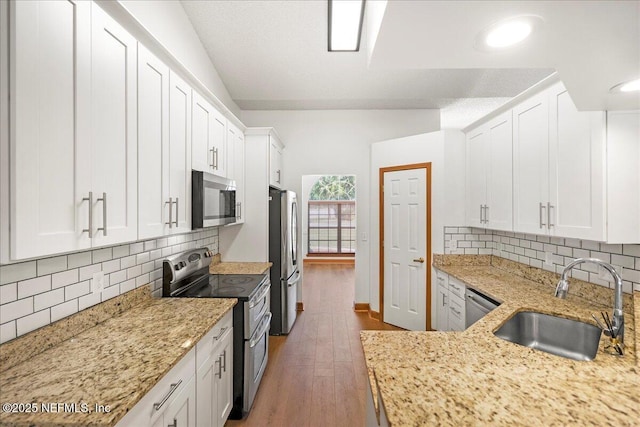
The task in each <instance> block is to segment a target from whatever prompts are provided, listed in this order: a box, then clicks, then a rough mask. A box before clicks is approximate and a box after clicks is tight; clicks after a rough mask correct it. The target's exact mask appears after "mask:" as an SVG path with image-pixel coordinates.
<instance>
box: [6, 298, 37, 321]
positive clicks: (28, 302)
mask: <svg viewBox="0 0 640 427" xmlns="http://www.w3.org/2000/svg"><path fill="white" fill-rule="evenodd" d="M31 313H33V297H29V298H25V299H19V300H17V301H14V302H10V303H8V304H4V305H2V306H1V308H0V323H6V322H9V321H11V320H15V319H17V318H19V317H23V316H26V315H28V314H31Z"/></svg>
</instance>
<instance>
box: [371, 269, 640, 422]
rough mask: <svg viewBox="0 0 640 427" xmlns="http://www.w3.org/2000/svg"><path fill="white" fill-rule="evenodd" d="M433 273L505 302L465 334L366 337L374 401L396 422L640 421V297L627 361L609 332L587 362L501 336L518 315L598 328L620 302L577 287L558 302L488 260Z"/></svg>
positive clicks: (629, 322) (630, 317) (629, 324)
mask: <svg viewBox="0 0 640 427" xmlns="http://www.w3.org/2000/svg"><path fill="white" fill-rule="evenodd" d="M479 264H483V263H479ZM434 267H435V268H437V269H440V270H441V271H443V272H445V273H447V274H449V275H450V276H454V277H456V278H457V279H459V280H461V281H463V282H464V283H465V284H466V285H467V286H470V287H473V288H476V289H478V290H480V291H483V292H484V293H487V294H488V295H490V296H492V297H493V298H495V299H497V300H499V301H501V302H502V304H501V305H500V307H498V308H497V309H495V310H493V311H492V312H491V313H489V314H488V315H487V316H485V317H484V318H482V319H481V320H479V321H478V322H476V323H475V324H474V325H472V326H471V327H469V328H468V329H467V330H466V331H463V332H435V331H433V332H408V331H407V332H404V331H402V332H395V331H394V332H392V331H362V332H361V333H360V336H361V341H362V345H363V348H364V354H365V359H366V363H367V368H368V371H369V375H370V383H371V385H372V389H373V390H372V391H373V396H374V401H376V402H375V405H376V407H377V405H378V402H377V399H376V398H375V396H376V395H377V393H378V392H379V394H380V396H381V399H382V405H383V408H384V409H385V413H386V415H387V417H388V420H389V423H390V424H391V425H395V426H409V425H415V426H418V425H438V426H459V425H492V426H494V425H504V426H512V425H598V426H601V425H616V426H626V425H639V424H640V392H639V391H638V390H640V360H639V359H638V357H637V348H636V343H637V342H638V341H639V339H638V324H637V319H638V318H640V292H635V294H634V295H633V296H632V298H633V299H634V300H635V301H633V302H632V301H631V300H632V298H629V296H627V304H626V305H625V307H626V308H629V311H627V312H626V313H625V316H626V319H625V327H626V333H625V344H626V348H625V355H624V357H622V358H619V357H616V356H611V355H608V354H605V353H604V352H603V347H604V345H605V340H606V339H607V338H606V337H605V336H604V335H603V336H602V338H601V342H600V348H599V351H598V355H597V357H596V359H595V360H593V361H591V362H578V361H573V360H569V359H564V358H561V357H558V356H554V355H551V354H547V353H544V352H541V351H537V350H533V349H529V348H527V347H523V346H520V345H517V344H513V343H510V342H507V341H504V340H502V339H500V338H498V337H496V336H494V335H493V332H494V331H495V330H496V329H498V328H499V327H500V326H501V325H502V324H503V323H504V322H505V321H506V320H507V319H509V318H510V317H511V316H512V315H513V314H514V313H516V312H519V311H525V310H535V311H540V312H544V313H549V314H555V315H559V316H562V317H567V318H573V319H577V320H582V321H586V322H589V323H593V321H592V319H591V313H598V312H600V311H608V312H610V311H611V306H609V305H601V304H597V303H593V302H590V301H587V300H585V299H583V298H579V297H571V290H572V289H571V287H570V288H569V295H570V297H569V298H568V299H566V300H560V299H557V298H554V297H553V289H552V288H550V287H548V286H543V285H541V284H539V283H536V282H533V281H530V280H527V279H525V278H523V277H521V276H519V275H515V274H513V273H512V272H508V271H505V270H503V269H499V268H496V267H494V266H492V265H488V264H486V265H434ZM434 282H435V281H434ZM436 286H437V285H436ZM376 380H377V381H376ZM376 383H377V387H376Z"/></svg>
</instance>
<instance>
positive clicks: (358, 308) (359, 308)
mask: <svg viewBox="0 0 640 427" xmlns="http://www.w3.org/2000/svg"><path fill="white" fill-rule="evenodd" d="M369 309H370V307H369V303H368V302H354V303H353V311H355V312H357V313H368V312H369Z"/></svg>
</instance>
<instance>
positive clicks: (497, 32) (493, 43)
mask: <svg viewBox="0 0 640 427" xmlns="http://www.w3.org/2000/svg"><path fill="white" fill-rule="evenodd" d="M542 22H543V21H542V18H541V17H539V16H535V15H523V16H514V17H512V18H508V19H504V20H502V21H500V22H496V23H495V24H493V25H491V26H490V27H488V28H486V29H485V30H483V31H481V32H480V34H478V36H477V37H476V40H475V47H476V49H479V50H483V51H486V52H491V51H497V50H503V49H507V48H510V47H512V46H516V45H518V44H519V43H521V42H522V41H524V40H525V39H527V38H528V37H529V36H530V35H531V34H532V33H533V32H534V31H535V29H536V28H537V27H538V26H539V25H540V24H542Z"/></svg>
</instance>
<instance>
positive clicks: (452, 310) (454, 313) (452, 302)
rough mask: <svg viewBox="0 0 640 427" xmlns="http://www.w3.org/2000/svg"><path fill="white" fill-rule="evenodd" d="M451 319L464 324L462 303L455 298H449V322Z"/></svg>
mask: <svg viewBox="0 0 640 427" xmlns="http://www.w3.org/2000/svg"><path fill="white" fill-rule="evenodd" d="M452 321H453V322H461V323H462V324H463V325H464V305H463V304H461V303H460V301H458V299H457V298H450V299H449V323H451V322H452Z"/></svg>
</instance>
